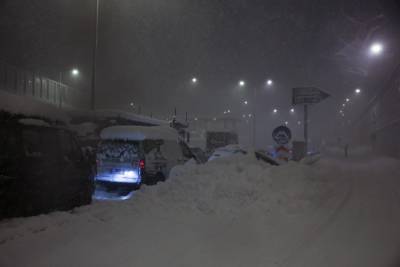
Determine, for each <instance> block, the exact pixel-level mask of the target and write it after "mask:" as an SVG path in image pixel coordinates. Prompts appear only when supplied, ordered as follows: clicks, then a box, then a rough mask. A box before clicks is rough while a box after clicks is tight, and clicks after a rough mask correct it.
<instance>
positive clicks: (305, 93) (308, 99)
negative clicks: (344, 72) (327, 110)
mask: <svg viewBox="0 0 400 267" xmlns="http://www.w3.org/2000/svg"><path fill="white" fill-rule="evenodd" d="M329 96H330V95H329V94H328V93H325V92H324V91H321V90H320V89H318V88H315V87H297V88H293V98H292V104H293V105H299V104H317V103H319V102H321V101H322V100H324V99H325V98H327V97H329Z"/></svg>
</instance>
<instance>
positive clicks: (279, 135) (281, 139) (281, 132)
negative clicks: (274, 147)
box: [272, 126, 292, 145]
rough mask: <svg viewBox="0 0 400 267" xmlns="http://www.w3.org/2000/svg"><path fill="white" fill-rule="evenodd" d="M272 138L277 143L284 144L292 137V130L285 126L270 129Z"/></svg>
mask: <svg viewBox="0 0 400 267" xmlns="http://www.w3.org/2000/svg"><path fill="white" fill-rule="evenodd" d="M272 138H273V139H274V141H275V142H276V143H277V144H278V145H286V144H288V143H289V142H290V140H291V139H292V132H291V131H290V129H289V128H288V127H286V126H279V127H276V128H275V130H273V131H272Z"/></svg>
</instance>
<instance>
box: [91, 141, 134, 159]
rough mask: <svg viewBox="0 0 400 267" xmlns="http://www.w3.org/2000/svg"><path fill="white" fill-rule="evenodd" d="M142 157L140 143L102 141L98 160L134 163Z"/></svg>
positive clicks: (98, 151)
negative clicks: (133, 161)
mask: <svg viewBox="0 0 400 267" xmlns="http://www.w3.org/2000/svg"><path fill="white" fill-rule="evenodd" d="M139 156H140V151H139V142H133V141H129V142H128V141H102V142H101V143H100V145H99V147H98V150H97V160H103V161H116V162H132V160H134V159H138V158H139Z"/></svg>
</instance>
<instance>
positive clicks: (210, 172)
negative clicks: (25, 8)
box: [132, 154, 329, 215]
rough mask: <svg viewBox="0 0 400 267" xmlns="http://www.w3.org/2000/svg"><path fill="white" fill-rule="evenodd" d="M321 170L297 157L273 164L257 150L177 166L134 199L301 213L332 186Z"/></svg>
mask: <svg viewBox="0 0 400 267" xmlns="http://www.w3.org/2000/svg"><path fill="white" fill-rule="evenodd" d="M317 170H318V168H317V169H316V170H314V169H313V168H311V167H309V166H305V165H302V164H298V163H294V162H291V163H289V164H287V165H284V166H280V167H272V166H270V165H268V164H266V163H264V162H262V161H257V160H256V159H255V157H254V155H253V154H249V155H246V156H242V155H238V156H233V157H230V158H221V159H218V160H215V161H212V162H208V163H207V164H204V165H192V164H187V165H185V166H178V167H175V168H174V169H173V170H172V172H171V177H170V179H169V180H168V181H167V182H166V183H163V184H159V185H157V186H156V187H145V188H143V189H142V190H140V192H138V193H137V194H136V196H135V197H134V199H133V200H132V201H133V202H135V203H132V204H136V205H138V206H148V205H150V204H149V203H151V206H152V208H157V209H160V210H163V211H165V210H171V211H172V212H174V211H194V212H200V213H203V214H217V215H218V214H219V215H229V214H233V215H234V214H237V213H240V212H243V211H247V210H252V211H255V212H260V213H267V212H268V211H270V210H271V209H273V208H278V209H279V210H283V211H284V212H287V213H290V214H294V213H301V212H302V211H304V209H307V208H310V207H312V206H313V204H316V203H318V201H319V200H320V198H321V197H322V196H325V195H326V190H327V189H329V186H327V185H326V183H327V182H328V180H326V179H324V178H323V177H321V178H317V176H318V175H319V173H318V171H317Z"/></svg>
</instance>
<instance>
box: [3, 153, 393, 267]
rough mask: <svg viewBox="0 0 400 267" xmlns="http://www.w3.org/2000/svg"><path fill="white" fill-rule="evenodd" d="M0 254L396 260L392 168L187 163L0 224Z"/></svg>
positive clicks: (110, 261) (110, 259)
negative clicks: (94, 199)
mask: <svg viewBox="0 0 400 267" xmlns="http://www.w3.org/2000/svg"><path fill="white" fill-rule="evenodd" d="M0 251H1V252H0V266H229V267H232V266H276V267H281V266H296V267H299V266H307V267H313V266H351V267H356V266H360V267H361V266H363V267H369V266H371V267H372V266H388V267H394V266H399V265H400V261H399V259H400V257H398V256H400V165H399V162H398V161H394V160H390V159H371V158H369V159H368V158H364V159H357V160H349V161H344V160H341V159H334V158H329V159H324V160H321V162H319V163H317V164H316V165H315V166H313V167H311V168H310V167H307V166H301V165H299V164H289V165H288V166H285V167H269V166H266V165H265V164H263V163H260V162H257V161H255V160H253V159H250V158H249V157H238V158H236V159H232V160H229V161H228V160H223V161H217V162H215V163H210V164H206V165H205V166H193V167H190V166H188V167H186V168H184V169H182V170H178V171H177V173H176V177H173V178H171V180H170V181H168V182H167V183H165V184H162V185H160V186H156V187H149V188H144V189H143V190H141V191H140V192H138V193H137V194H136V195H135V197H134V198H133V199H132V200H129V201H125V202H111V203H110V202H108V203H104V202H102V203H95V204H94V205H92V206H89V207H83V208H80V209H76V210H74V211H73V212H72V213H65V212H63V213H54V214H50V215H46V216H38V217H33V218H26V219H16V220H11V221H8V222H3V223H0Z"/></svg>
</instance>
